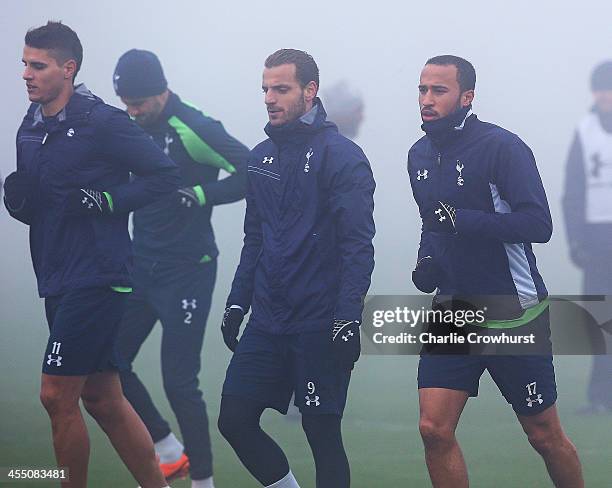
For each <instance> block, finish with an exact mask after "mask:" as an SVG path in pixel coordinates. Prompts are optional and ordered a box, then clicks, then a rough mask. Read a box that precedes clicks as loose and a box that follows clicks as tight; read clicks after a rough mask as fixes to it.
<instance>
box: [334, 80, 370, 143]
mask: <svg viewBox="0 0 612 488" xmlns="http://www.w3.org/2000/svg"><path fill="white" fill-rule="evenodd" d="M324 99H325V103H326V107H327V113H328V118H329V120H331V121H332V122H334V123H335V124H336V125H337V126H338V132H340V134H342V135H343V136H344V137H347V138H349V139H351V140H353V139H355V138H356V137H357V136H358V135H359V127H360V126H361V122H363V99H362V98H361V95H360V94H359V93H357V92H355V91H354V90H352V89H351V87H350V86H349V85H348V83H347V82H346V81H344V80H342V81H339V82H338V83H336V84H335V85H332V86H331V87H330V88H329V89H328V90H326V91H325V92H324Z"/></svg>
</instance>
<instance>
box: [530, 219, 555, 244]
mask: <svg viewBox="0 0 612 488" xmlns="http://www.w3.org/2000/svg"><path fill="white" fill-rule="evenodd" d="M552 232H553V226H552V222H551V221H550V220H549V221H548V222H543V223H541V224H540V225H538V226H534V236H533V238H532V239H531V242H537V243H540V244H544V243H545V242H548V241H550V238H551V237H552Z"/></svg>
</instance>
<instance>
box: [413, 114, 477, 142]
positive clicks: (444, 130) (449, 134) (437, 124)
mask: <svg viewBox="0 0 612 488" xmlns="http://www.w3.org/2000/svg"><path fill="white" fill-rule="evenodd" d="M472 115H473V113H472V106H471V105H468V106H467V107H462V108H460V109H458V110H455V111H454V112H453V113H451V114H449V115H447V116H446V117H443V118H441V119H438V120H433V121H431V122H423V124H422V125H421V129H422V130H423V131H424V132H425V133H426V134H427V137H429V138H430V139H431V140H432V142H433V143H434V144H435V145H436V146H437V147H438V148H440V149H443V148H445V147H446V146H448V145H449V144H451V143H452V142H453V141H455V140H456V139H457V138H458V137H459V136H460V135H461V134H462V132H463V130H464V129H465V127H466V126H467V125H470V123H471V122H470V120H471V119H475V118H476V116H475V115H474V117H472Z"/></svg>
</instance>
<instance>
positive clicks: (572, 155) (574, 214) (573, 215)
mask: <svg viewBox="0 0 612 488" xmlns="http://www.w3.org/2000/svg"><path fill="white" fill-rule="evenodd" d="M585 187H586V180H585V175H584V154H583V150H582V144H581V143H580V138H579V137H578V134H576V135H575V136H574V140H573V142H572V146H571V148H570V151H569V154H568V158H567V163H566V165H565V188H564V192H563V200H562V203H563V216H564V220H565V231H566V233H567V242H568V244H569V247H570V249H571V250H575V249H577V248H580V247H581V246H582V245H583V240H584V239H585V238H586V235H585V232H584V230H585V227H584V226H585Z"/></svg>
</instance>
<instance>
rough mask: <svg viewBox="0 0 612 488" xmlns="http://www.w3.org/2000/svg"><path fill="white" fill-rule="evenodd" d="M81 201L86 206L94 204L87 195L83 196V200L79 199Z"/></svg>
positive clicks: (90, 206)
mask: <svg viewBox="0 0 612 488" xmlns="http://www.w3.org/2000/svg"><path fill="white" fill-rule="evenodd" d="M81 203H82V204H83V205H85V206H86V207H87V208H92V207H93V206H94V204H93V202H90V201H89V198H87V197H83V200H81Z"/></svg>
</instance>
